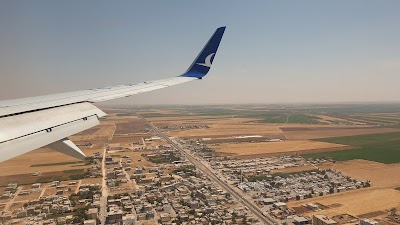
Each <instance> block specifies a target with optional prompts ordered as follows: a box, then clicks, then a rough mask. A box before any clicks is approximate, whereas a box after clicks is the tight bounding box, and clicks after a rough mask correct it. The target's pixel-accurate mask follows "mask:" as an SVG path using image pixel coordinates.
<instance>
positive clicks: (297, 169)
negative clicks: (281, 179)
mask: <svg viewBox="0 0 400 225" xmlns="http://www.w3.org/2000/svg"><path fill="white" fill-rule="evenodd" d="M308 170H315V167H313V166H311V165H304V166H298V167H291V168H285V169H279V170H273V171H272V174H274V173H295V172H301V171H308Z"/></svg>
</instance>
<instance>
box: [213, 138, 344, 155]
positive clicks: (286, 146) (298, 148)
mask: <svg viewBox="0 0 400 225" xmlns="http://www.w3.org/2000/svg"><path fill="white" fill-rule="evenodd" d="M209 147H211V148H214V149H217V152H220V153H228V154H229V153H230V154H236V155H239V156H243V155H260V154H276V153H282V154H285V153H286V154H287V153H289V154H295V153H299V152H303V151H308V150H318V149H320V150H321V151H323V150H324V149H331V148H335V149H336V148H342V147H346V146H345V145H339V144H332V143H325V142H318V141H309V140H302V141H282V142H259V143H237V144H216V145H210V146H209Z"/></svg>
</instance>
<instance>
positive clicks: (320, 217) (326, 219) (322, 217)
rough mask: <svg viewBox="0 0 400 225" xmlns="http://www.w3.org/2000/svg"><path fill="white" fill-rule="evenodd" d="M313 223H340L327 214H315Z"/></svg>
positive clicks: (328, 224)
mask: <svg viewBox="0 0 400 225" xmlns="http://www.w3.org/2000/svg"><path fill="white" fill-rule="evenodd" d="M312 222H313V225H337V224H338V223H337V222H336V221H335V220H333V219H331V218H329V217H327V216H325V215H314V216H313V219H312Z"/></svg>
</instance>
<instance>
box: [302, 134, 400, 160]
mask: <svg viewBox="0 0 400 225" xmlns="http://www.w3.org/2000/svg"><path fill="white" fill-rule="evenodd" d="M318 141H322V142H327V143H335V144H342V145H349V146H354V147H355V149H352V150H346V151H333V152H321V153H313V154H305V155H304V157H306V158H322V157H331V158H334V159H336V160H339V161H344V160H351V159H365V160H371V161H375V162H381V163H398V162H400V132H395V133H384V134H369V135H359V136H346V137H335V138H326V139H318Z"/></svg>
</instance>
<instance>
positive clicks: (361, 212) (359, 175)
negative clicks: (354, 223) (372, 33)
mask: <svg viewBox="0 0 400 225" xmlns="http://www.w3.org/2000/svg"><path fill="white" fill-rule="evenodd" d="M320 168H321V169H328V168H333V169H336V170H338V171H340V172H342V173H343V174H344V175H346V176H350V177H354V178H356V179H362V180H370V181H371V182H372V187H371V188H367V189H359V190H355V191H349V192H344V193H338V194H334V195H328V196H323V197H317V198H312V199H306V200H301V201H296V202H293V203H290V204H289V207H299V206H301V205H302V204H305V203H314V202H318V203H320V204H322V205H325V206H328V208H327V209H324V210H322V211H318V212H312V211H309V212H308V214H310V215H311V214H326V215H330V216H333V215H339V214H344V213H347V214H350V215H353V216H357V217H367V218H370V217H376V216H382V215H386V214H387V211H388V210H390V209H391V208H393V207H396V208H400V191H398V190H395V188H396V187H399V186H400V173H399V171H400V164H389V165H388V164H382V163H377V162H371V161H367V160H350V161H345V162H337V163H327V164H323V165H321V166H320Z"/></svg>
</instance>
